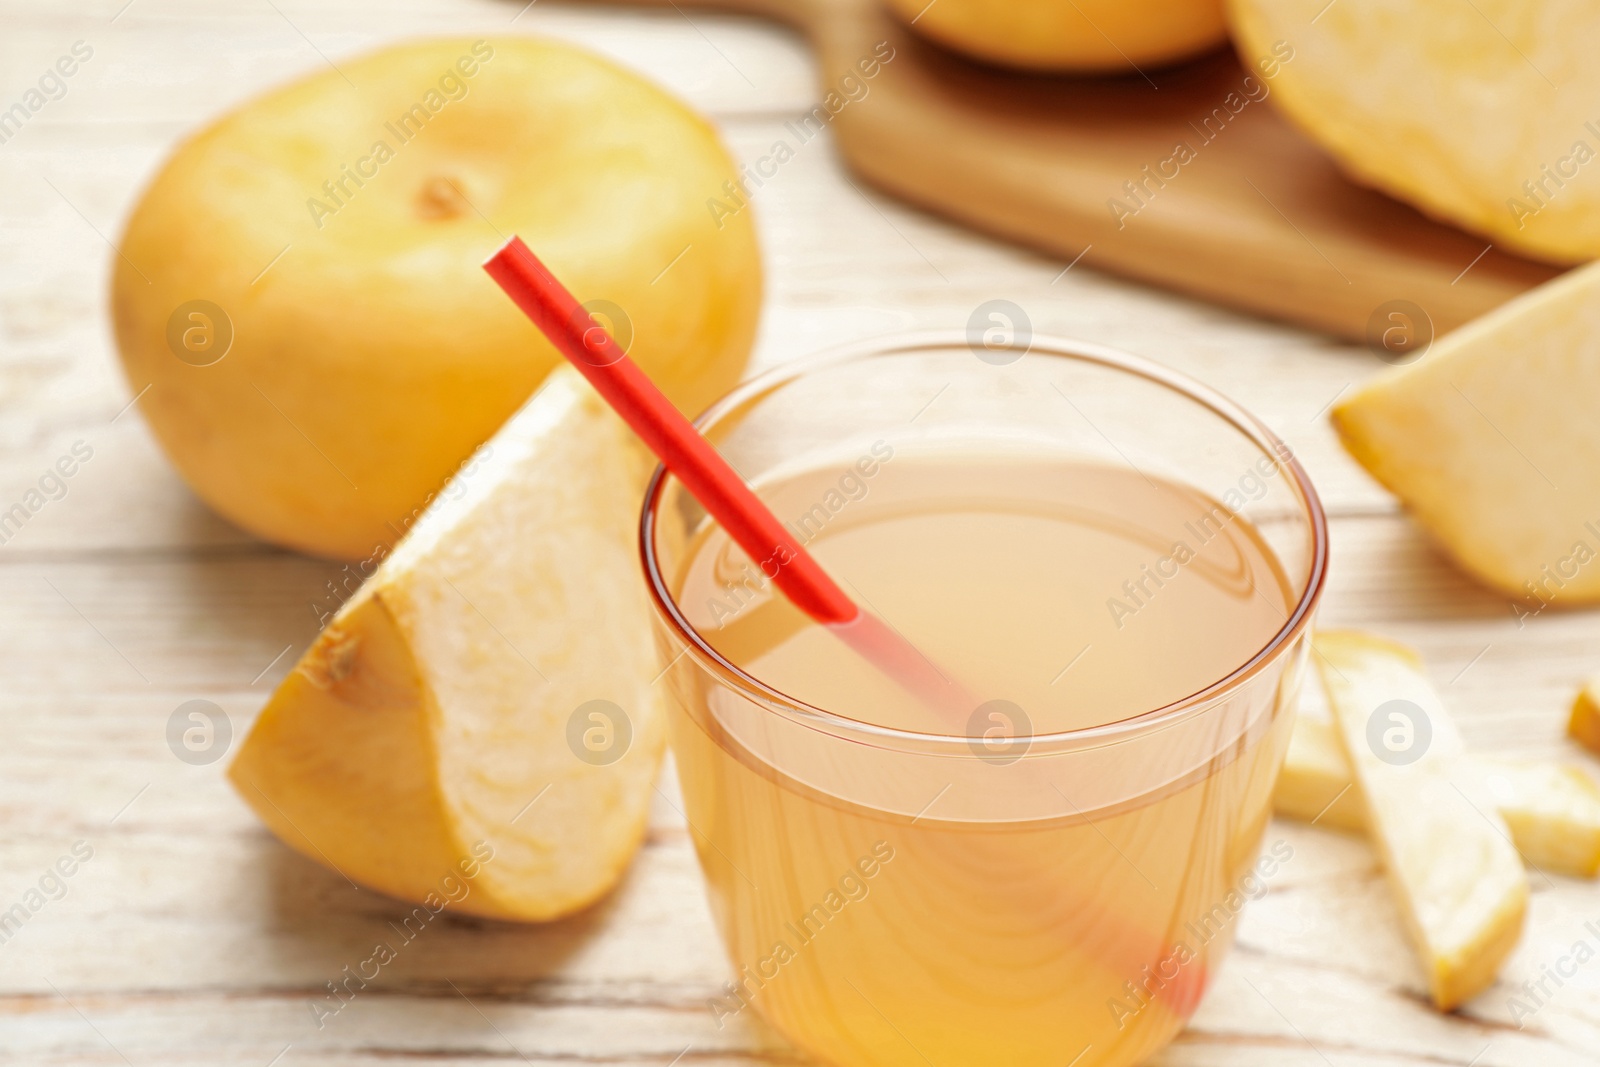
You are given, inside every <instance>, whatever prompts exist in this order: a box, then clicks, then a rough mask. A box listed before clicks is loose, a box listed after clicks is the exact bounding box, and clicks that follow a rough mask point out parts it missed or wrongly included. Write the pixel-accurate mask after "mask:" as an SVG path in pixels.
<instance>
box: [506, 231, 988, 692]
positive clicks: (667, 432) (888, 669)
mask: <svg viewBox="0 0 1600 1067" xmlns="http://www.w3.org/2000/svg"><path fill="white" fill-rule="evenodd" d="M483 269H484V270H486V271H488V272H489V276H490V277H491V278H493V279H494V280H495V281H496V282H498V283H499V285H500V288H502V289H504V290H505V291H506V295H507V296H509V297H511V299H512V300H513V301H515V303H516V305H517V306H518V307H520V308H521V309H522V310H523V313H524V314H526V315H527V316H528V318H530V319H532V320H533V323H534V325H535V326H537V327H539V330H540V332H541V333H543V334H544V335H545V336H546V337H548V338H549V339H550V343H551V344H553V345H555V346H556V349H557V350H558V351H560V353H561V354H562V355H563V356H565V357H567V359H568V360H570V361H571V362H572V364H573V366H575V367H577V368H578V370H579V371H581V372H582V373H583V376H584V377H585V378H587V379H588V380H589V384H590V385H592V386H594V388H595V391H596V392H598V393H599V394H600V396H601V397H602V398H603V399H604V400H605V401H606V403H608V404H610V405H611V406H612V407H613V408H614V409H616V412H617V414H619V415H621V416H622V418H623V420H624V421H625V422H627V424H628V425H629V426H630V427H632V428H633V432H634V433H636V434H638V435H639V437H640V439H641V440H643V441H644V443H645V444H646V445H648V446H649V448H650V451H652V452H654V453H655V454H656V456H657V457H658V458H659V459H660V460H661V462H662V463H663V464H665V465H666V468H667V470H669V471H671V472H672V473H673V475H674V476H675V477H676V478H677V479H678V480H679V481H681V482H682V483H683V484H684V487H685V488H687V489H688V490H689V492H690V494H692V495H693V496H694V498H695V499H696V500H698V501H699V502H700V504H701V506H702V507H704V508H705V509H706V511H707V512H709V513H710V514H711V516H712V517H713V518H715V519H716V520H717V522H719V523H721V525H722V528H723V529H724V530H726V531H727V532H728V536H730V537H732V538H733V540H734V541H735V542H737V543H738V545H739V547H740V548H742V549H744V551H745V553H746V554H747V555H749V557H750V558H751V560H753V561H757V562H758V563H759V565H760V567H761V570H762V573H763V574H765V575H766V576H767V577H769V578H771V579H772V581H773V583H774V584H775V585H777V587H778V588H779V590H781V591H782V592H783V595H784V596H786V597H788V598H789V599H790V600H791V601H792V602H793V603H794V605H795V606H796V607H798V608H799V609H800V610H801V611H804V612H805V613H806V614H807V615H809V616H811V618H813V619H815V620H816V621H817V622H818V623H820V624H822V625H823V626H826V627H827V628H828V629H830V630H831V631H833V632H834V633H835V634H837V635H838V636H839V637H840V638H841V639H843V640H844V641H845V642H846V643H847V644H849V645H850V646H851V647H852V648H854V649H855V650H856V651H857V652H859V653H860V654H861V655H862V656H863V657H865V658H866V659H867V660H869V661H871V662H872V663H875V664H877V665H878V667H879V668H881V669H882V670H883V671H884V673H886V674H888V675H889V676H890V677H892V678H894V679H895V680H896V681H897V682H899V683H900V684H901V685H903V686H904V687H905V688H906V689H908V690H910V691H911V692H912V693H913V694H914V695H916V696H918V697H920V698H922V699H923V700H925V701H928V702H930V703H933V704H935V705H937V706H939V707H941V708H946V709H952V710H958V711H959V712H961V713H962V714H966V713H968V712H970V711H971V710H973V709H975V708H976V707H977V703H976V701H969V700H967V698H966V696H965V694H963V693H962V692H961V689H960V687H958V686H957V685H955V684H954V683H953V682H952V681H951V680H950V679H949V678H946V677H945V676H944V675H943V674H941V673H939V670H938V668H936V667H935V666H934V665H933V664H932V663H931V662H929V660H928V659H927V657H926V656H924V655H923V654H922V653H920V652H918V651H917V650H916V648H915V647H914V646H913V645H912V644H911V642H909V641H907V640H906V639H905V638H904V637H903V636H901V634H900V633H899V632H898V631H897V630H895V629H894V628H893V627H891V626H889V624H888V623H886V622H884V621H883V620H882V619H880V618H878V617H877V616H876V615H874V614H872V613H871V612H868V611H863V610H862V609H861V608H860V607H859V606H857V605H856V603H855V601H853V600H851V599H850V597H849V596H847V595H846V594H845V592H844V590H843V589H840V588H839V586H838V584H837V583H836V582H834V580H833V579H832V578H831V577H829V576H828V572H827V571H825V570H823V569H822V567H821V566H820V565H819V564H818V563H817V561H816V560H815V559H814V558H813V557H812V555H811V554H810V553H809V552H807V551H806V550H805V547H804V546H803V545H801V544H800V542H799V541H797V540H796V539H795V538H794V536H793V535H791V534H790V533H789V530H788V528H787V527H786V526H784V524H783V523H782V522H780V521H779V520H778V517H777V516H776V515H774V514H773V513H772V511H771V509H769V508H768V507H767V506H766V505H765V504H763V503H762V502H761V499H760V498H759V497H757V496H756V494H755V493H754V491H752V490H751V488H750V487H749V486H748V485H746V484H745V483H744V480H743V479H742V478H740V477H739V475H738V473H737V472H736V471H734V469H733V468H732V467H730V466H729V465H728V461H727V460H725V459H723V458H722V455H721V454H720V453H718V452H717V450H716V449H715V448H714V447H712V445H711V442H709V441H707V440H706V439H705V438H704V437H702V436H701V435H700V432H699V431H698V430H696V429H695V428H694V426H693V424H691V423H690V422H689V420H688V419H686V418H684V417H683V414H682V413H681V412H679V411H678V409H677V408H676V407H675V406H673V403H672V401H670V400H668V399H667V398H666V397H665V396H663V395H662V393H661V390H659V389H657V388H656V386H655V383H654V382H652V381H651V380H650V379H649V378H648V377H647V376H646V375H645V373H644V372H643V371H642V370H640V369H639V367H638V365H637V364H635V363H634V362H633V360H631V359H629V358H628V355H627V353H626V352H624V351H623V350H622V346H621V345H619V344H617V342H616V341H615V340H614V339H612V337H611V335H610V334H609V333H608V332H607V331H606V330H605V328H604V327H602V326H601V325H600V324H599V323H597V322H596V321H595V320H594V318H593V316H591V315H590V314H589V312H588V311H587V310H586V309H585V308H584V307H583V305H581V304H579V303H578V300H577V298H576V297H574V296H573V295H572V294H571V293H570V292H568V291H567V289H566V287H565V286H563V285H562V284H561V283H560V282H559V281H558V280H556V276H555V275H553V274H551V273H550V270H549V268H547V267H546V266H545V265H544V264H543V263H541V262H540V261H539V258H538V257H537V256H535V255H534V254H533V252H532V251H531V250H530V249H529V248H528V246H527V245H525V244H523V242H522V238H520V237H513V238H511V240H509V241H507V242H506V243H505V245H504V246H503V247H502V248H501V249H500V251H498V252H496V253H495V254H494V255H493V256H491V257H489V260H488V261H487V262H486V263H484V265H483Z"/></svg>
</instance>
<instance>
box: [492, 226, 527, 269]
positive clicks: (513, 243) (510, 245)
mask: <svg viewBox="0 0 1600 1067" xmlns="http://www.w3.org/2000/svg"><path fill="white" fill-rule="evenodd" d="M518 252H522V253H528V246H527V245H526V244H525V243H524V242H523V240H522V238H521V237H518V236H517V235H516V234H512V235H511V236H510V238H508V239H507V240H506V242H505V244H503V245H501V246H500V247H499V248H497V249H495V250H494V254H493V255H491V256H490V257H489V258H488V259H486V260H484V261H483V269H484V270H492V269H493V268H494V267H495V265H496V264H499V263H503V262H505V261H506V260H507V259H508V258H510V257H511V256H513V255H515V254H517V253H518Z"/></svg>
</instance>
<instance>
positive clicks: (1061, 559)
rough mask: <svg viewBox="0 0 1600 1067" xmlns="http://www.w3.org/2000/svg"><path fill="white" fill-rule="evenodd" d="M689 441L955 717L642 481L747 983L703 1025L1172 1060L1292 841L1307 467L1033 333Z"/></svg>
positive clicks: (900, 363) (736, 421) (927, 347)
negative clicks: (1168, 1055)
mask: <svg viewBox="0 0 1600 1067" xmlns="http://www.w3.org/2000/svg"><path fill="white" fill-rule="evenodd" d="M700 426H701V428H702V430H703V431H704V432H705V434H706V435H707V436H708V437H709V438H710V439H711V440H712V441H713V442H714V443H715V444H716V446H717V447H718V448H719V449H720V450H721V451H722V453H723V454H724V455H725V456H726V457H727V458H728V459H729V460H730V461H731V463H732V464H733V466H734V467H735V469H737V470H738V471H739V472H740V473H741V474H742V475H743V476H744V477H745V478H746V479H747V480H748V481H750V482H751V483H752V484H753V485H755V487H756V488H757V490H758V492H759V494H760V495H761V496H762V498H763V499H764V500H766V501H767V502H768V503H769V504H770V505H771V506H772V508H773V510H774V511H775V512H776V513H777V514H778V516H779V517H780V518H782V519H784V520H785V521H786V522H787V523H788V524H789V525H790V528H791V530H792V531H794V532H795V533H796V534H797V536H798V537H799V538H800V540H801V541H802V542H803V543H805V545H806V546H807V548H808V549H810V551H811V552H813V553H814V554H815V555H816V556H817V558H818V559H819V560H820V562H821V563H822V565H823V566H824V567H825V568H826V569H827V570H828V571H829V572H830V573H831V574H832V575H833V576H834V577H835V578H836V579H837V580H839V582H840V584H841V585H842V586H843V588H844V589H845V590H846V591H847V592H848V593H850V595H851V596H852V598H854V599H855V600H856V602H857V603H859V604H861V605H863V606H864V607H867V608H869V609H870V610H872V611H874V612H875V613H877V614H878V615H880V616H881V617H882V618H884V619H885V620H887V622H888V623H889V624H890V625H891V626H893V627H895V628H896V629H897V630H899V631H900V633H902V634H903V635H904V636H905V637H906V638H907V639H909V640H910V642H911V643H912V644H913V645H915V646H916V648H917V649H918V650H920V652H922V653H923V654H924V655H925V656H926V657H927V658H928V660H929V661H930V662H931V663H933V664H934V665H935V666H936V667H937V668H938V670H939V671H940V672H942V673H944V674H946V675H948V676H950V677H951V678H952V691H959V692H962V693H964V694H968V695H969V697H968V700H969V702H970V703H971V705H972V706H971V707H970V708H969V707H966V706H965V705H962V706H960V707H949V706H946V707H932V706H930V705H929V704H928V703H927V702H925V701H924V700H921V699H918V698H916V697H914V696H912V695H910V694H908V693H907V692H906V691H904V690H903V689H901V688H900V687H899V686H898V685H897V684H896V683H895V682H894V681H893V680H891V679H890V678H888V677H886V676H884V675H883V674H882V673H880V672H879V671H878V670H877V669H876V668H875V667H874V666H873V665H872V664H871V663H869V662H867V661H866V660H864V659H861V658H860V657H859V656H858V655H857V654H856V653H854V652H853V651H851V649H850V648H849V647H848V646H847V645H845V644H844V643H843V642H842V641H840V640H839V639H838V638H837V637H836V636H835V635H834V634H832V633H830V632H829V631H828V630H827V629H826V628H823V627H820V626H818V625H817V624H815V623H814V622H812V621H810V620H809V619H808V618H807V617H806V616H805V615H803V614H802V613H801V612H799V611H798V610H797V609H796V608H795V607H794V606H793V605H791V604H790V603H789V602H788V601H787V600H785V599H784V597H783V596H782V594H781V593H779V592H778V591H777V590H776V589H775V588H774V587H773V585H772V583H771V581H770V580H769V576H768V575H767V574H765V573H764V572H763V569H762V564H763V563H770V561H759V562H758V561H752V560H751V559H749V558H748V557H747V556H746V555H745V554H744V553H743V552H742V551H741V550H740V549H739V548H738V546H737V545H735V544H733V543H731V542H730V541H729V539H728V538H727V537H726V535H725V534H724V533H723V532H722V530H721V529H720V527H718V526H717V525H716V524H715V523H714V522H712V521H711V520H709V519H708V518H707V516H706V514H705V512H704V510H703V509H702V508H701V507H700V506H699V505H698V504H697V503H696V502H695V501H694V499H693V498H692V497H690V496H689V494H688V493H687V492H686V491H685V490H684V489H683V487H682V485H681V484H680V483H679V482H678V481H677V480H676V479H674V478H672V477H671V476H670V475H666V474H663V473H660V472H658V474H657V476H656V479H655V481H654V482H653V483H652V485H651V488H650V492H649V495H648V497H647V499H646V503H645V510H644V515H643V518H642V525H641V544H642V549H643V553H644V564H645V571H646V578H647V582H648V584H649V586H650V588H651V592H652V595H653V597H654V600H655V603H656V606H657V608H658V613H659V617H660V619H661V627H660V632H661V639H662V643H663V647H664V649H665V656H666V659H667V660H668V661H670V666H669V667H668V668H667V669H666V671H665V673H664V675H663V676H662V678H661V679H660V680H659V682H658V687H659V688H661V689H663V690H664V694H665V696H666V699H667V700H668V703H669V704H670V705H671V712H670V714H671V717H672V724H673V728H672V738H673V751H674V753H675V755H676V759H677V763H678V770H679V776H680V779H681V782H682V787H683V794H684V801H685V811H686V815H687V817H688V822H689V826H690V831H691V836H692V837H693V840H694V843H695V847H696V851H697V853H698V856H699V860H700V864H701V867H702V869H703V871H704V873H705V877H706V881H707V884H708V891H709V895H710V901H711V905H712V911H713V913H714V916H715V918H716V922H717V924H718V926H719V928H720V930H721V933H722V937H723V940H724V942H725V944H726V947H727V951H728V954H729V957H730V959H731V961H732V965H733V971H734V976H733V979H732V981H731V982H729V983H728V985H727V986H726V987H725V988H724V989H723V990H722V991H721V992H720V993H719V994H718V995H717V996H715V997H713V998H712V999H711V1000H710V1001H709V1002H708V1003H707V1004H706V1006H705V1010H706V1011H707V1012H708V1013H709V1014H710V1015H711V1016H713V1017H714V1018H715V1019H716V1021H717V1024H718V1025H719V1026H727V1025H730V1024H731V1022H732V1021H733V1020H736V1019H741V1018H745V1019H747V1017H748V1016H749V1015H751V1014H759V1015H760V1016H761V1017H762V1018H763V1019H765V1020H766V1021H767V1022H768V1023H770V1024H771V1025H772V1026H774V1027H775V1028H776V1029H777V1030H779V1031H781V1032H782V1033H783V1034H784V1035H785V1036H786V1037H787V1038H789V1039H790V1040H791V1041H793V1042H794V1043H795V1044H796V1045H798V1046H800V1047H801V1048H802V1049H804V1050H805V1051H806V1052H808V1053H810V1054H812V1055H814V1056H816V1057H818V1058H820V1059H822V1060H824V1061H826V1062H829V1063H832V1064H837V1065H841V1067H857V1065H862V1067H867V1065H871V1067H879V1065H883V1067H889V1065H894V1067H900V1065H904V1067H927V1065H929V1064H933V1065H938V1067H945V1065H952V1067H954V1065H972V1064H996V1065H1006V1067H1033V1065H1040V1067H1043V1065H1050V1067H1064V1065H1067V1064H1072V1065H1074V1067H1109V1065H1121V1064H1132V1063H1137V1062H1139V1061H1141V1060H1143V1059H1145V1058H1146V1057H1148V1056H1149V1055H1151V1054H1152V1053H1153V1052H1154V1051H1155V1050H1157V1049H1159V1048H1160V1047H1161V1046H1162V1045H1164V1044H1165V1043H1166V1042H1168V1041H1169V1040H1171V1038H1172V1037H1173V1035H1174V1034H1176V1033H1177V1031H1178V1030H1179V1029H1180V1028H1181V1027H1182V1026H1183V1024H1184V1022H1185V1020H1186V1019H1187V1018H1188V1016H1189V1015H1190V1014H1191V1013H1192V1011H1193V1010H1194V1008H1195V1006H1196V1004H1197V1002H1198V1000H1199V998H1200V996H1201V995H1202V994H1203V992H1204V991H1205V989H1206V987H1207V984H1208V982H1209V981H1210V979H1211V977H1212V975H1213V974H1214V972H1215V969H1216V967H1217V965H1218V962H1219V961H1220V959H1221V957H1222V955H1223V953H1224V952H1225V951H1226V949H1227V947H1228V946H1229V944H1230V943H1231V941H1232V937H1233V934H1234V930H1235V928H1236V926H1237V923H1238V915H1239V910H1240V907H1241V905H1242V902H1243V900H1244V899H1245V897H1247V896H1250V895H1253V894H1255V893H1258V892H1259V886H1260V883H1261V881H1262V879H1263V878H1264V877H1267V876H1269V875H1270V874H1271V873H1272V871H1273V870H1274V869H1275V868H1276V867H1277V866H1278V865H1279V864H1280V863H1281V861H1282V860H1283V858H1284V857H1283V855H1282V854H1281V852H1280V853H1279V854H1278V855H1276V856H1275V855H1274V854H1273V852H1272V851H1271V850H1268V851H1267V852H1266V853H1265V854H1263V852H1262V837H1263V832H1264V829H1265V827H1266V825H1267V822H1268V819H1269V817H1270V814H1271V795H1272V788H1273V782H1274V778H1275V777H1276V775H1277V771H1278V766H1279V763H1280V761H1281V758H1282V756H1283V753H1284V749H1285V747H1286V745H1287V743H1288V738H1289V731H1290V727H1291V724H1292V718H1293V708H1294V701H1295V697H1296V693H1297V691H1298V689H1299V686H1300V680H1301V675H1302V671H1303V668H1304V665H1305V658H1306V654H1307V644H1308V641H1307V638H1308V633H1309V624H1310V621H1311V617H1312V613H1313V610H1314V608H1315V606H1316V602H1317V599H1318V597H1319V594H1320V592H1321V588H1322V583H1323V576H1324V572H1325V568H1326V564H1327V530H1326V523H1325V519H1324V516H1323V513H1322V509H1321V505H1320V504H1319V502H1318V500H1317V496H1316V493H1315V491H1314V490H1313V489H1312V487H1311V484H1310V482H1309V480H1308V479H1307V478H1306V475H1305V472H1304V471H1303V470H1302V469H1301V468H1300V466H1299V464H1298V463H1297V462H1296V461H1295V459H1294V457H1293V456H1292V455H1291V453H1290V450H1289V449H1288V448H1287V447H1286V446H1285V445H1284V444H1283V443H1282V442H1280V441H1279V440H1278V439H1277V438H1276V437H1275V436H1273V434H1272V433H1271V432H1270V431H1269V430H1267V429H1266V427H1265V426H1263V425H1262V424H1261V423H1260V422H1259V421H1257V420H1256V419H1255V418H1253V417H1252V416H1250V415H1249V414H1247V413H1246V412H1244V411H1242V410H1241V409H1240V408H1238V407H1237V406H1236V405H1234V404H1232V403H1231V402H1229V401H1227V400H1226V399H1224V398H1223V397H1221V396H1219V395H1217V394H1216V393H1214V392H1212V391H1211V390H1209V389H1207V388H1205V387H1203V386H1201V385H1199V384H1197V383H1195V382H1193V381H1190V380H1188V379H1186V378H1184V377H1182V376H1180V375H1177V374H1175V373H1173V372H1171V371H1169V370H1166V369H1165V368H1163V367H1161V366H1160V365H1158V364H1155V363H1152V362H1149V361H1146V360H1143V359H1139V358H1136V357H1133V356H1129V355H1126V354H1122V353H1118V352H1115V351H1111V350H1107V349H1103V348H1099V347H1096V346H1093V345H1087V344H1079V343H1074V342H1065V341H1060V342H1057V341H1041V340H1035V341H1034V342H1033V343H1032V345H1031V346H1029V347H1027V348H1026V349H1025V350H1024V349H1023V348H1020V347H1014V348H1004V347H1002V348H993V347H984V346H982V345H974V344H971V343H969V341H968V340H967V339H966V338H965V337H908V338H904V339H896V340H891V341H887V342H881V343H878V344H876V345H873V346H871V347H867V348H858V349H853V350H849V351H843V352H835V353H829V354H826V355H823V356H819V357H815V358H812V359H809V360H803V361H800V362H798V363H794V364H790V365H787V366H784V367H782V368H781V369H779V370H777V371H775V372H773V373H770V374H767V375H766V376H764V377H760V378H757V379H755V380H753V381H751V382H749V383H747V384H745V385H744V386H742V387H740V388H739V389H738V390H736V391H735V392H734V393H733V394H731V395H730V396H728V397H727V398H725V399H724V400H723V401H721V402H720V403H719V404H718V405H716V406H715V407H714V408H712V409H711V411H709V412H708V413H707V414H706V415H705V416H704V418H703V419H702V420H701V423H700Z"/></svg>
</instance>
